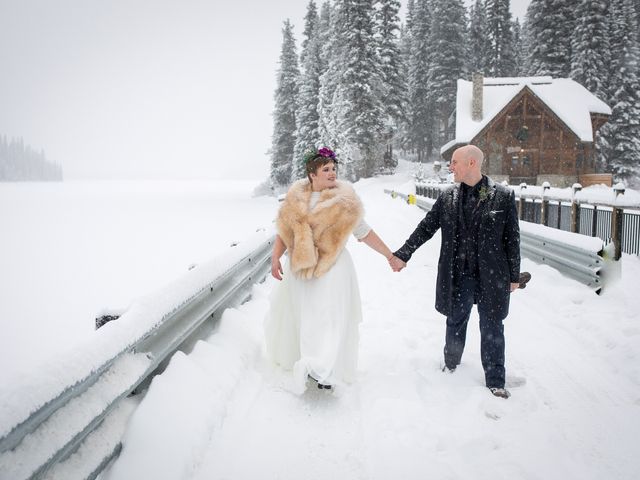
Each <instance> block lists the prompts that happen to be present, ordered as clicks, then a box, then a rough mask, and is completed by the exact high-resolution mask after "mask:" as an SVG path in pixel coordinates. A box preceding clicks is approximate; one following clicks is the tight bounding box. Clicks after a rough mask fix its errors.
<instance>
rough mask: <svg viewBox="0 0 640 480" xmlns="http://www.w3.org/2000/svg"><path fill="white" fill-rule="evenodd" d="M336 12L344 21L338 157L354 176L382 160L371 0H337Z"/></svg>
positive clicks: (338, 91)
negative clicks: (337, 10)
mask: <svg viewBox="0 0 640 480" xmlns="http://www.w3.org/2000/svg"><path fill="white" fill-rule="evenodd" d="M338 15H339V18H340V23H342V25H344V29H343V30H342V32H344V33H343V34H342V35H341V38H342V40H343V41H344V43H343V45H342V51H341V52H340V53H341V61H342V65H343V69H344V70H343V73H342V75H341V76H340V79H339V82H338V85H337V89H336V92H335V94H334V109H337V111H336V113H337V116H338V125H339V128H340V130H341V131H343V132H344V140H345V142H344V143H343V144H342V145H341V147H342V149H343V153H342V158H343V159H345V158H346V159H347V160H348V162H349V163H353V171H352V172H351V171H348V172H347V173H348V174H350V175H351V174H353V175H354V177H355V179H358V178H360V177H369V176H371V175H372V174H373V173H374V172H375V171H376V169H377V168H378V167H379V166H380V165H381V164H382V158H383V152H384V147H385V145H384V137H383V135H382V133H383V127H384V125H383V119H384V108H383V105H382V102H381V99H380V95H381V90H382V88H381V85H382V83H381V68H380V62H379V59H378V56H377V52H376V48H375V39H374V9H373V1H372V0H340V2H339V13H338ZM336 97H337V98H336ZM336 100H338V101H337V102H336Z"/></svg>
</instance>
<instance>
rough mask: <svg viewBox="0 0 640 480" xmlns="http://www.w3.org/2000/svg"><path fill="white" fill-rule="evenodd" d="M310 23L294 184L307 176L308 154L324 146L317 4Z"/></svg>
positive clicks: (309, 12) (311, 5)
mask: <svg viewBox="0 0 640 480" xmlns="http://www.w3.org/2000/svg"><path fill="white" fill-rule="evenodd" d="M306 24H307V25H308V26H309V28H308V29H305V33H304V36H305V39H304V42H303V45H306V51H305V52H303V55H301V58H302V59H303V62H302V74H301V76H300V85H299V94H298V101H297V105H298V109H297V111H296V145H295V148H294V152H293V171H292V176H291V180H292V181H295V180H298V179H300V178H304V177H305V176H306V170H305V167H306V165H305V164H304V161H303V158H304V153H305V152H306V151H308V150H311V149H315V148H317V147H319V146H320V133H319V130H318V118H319V116H318V103H319V101H320V75H321V73H322V72H321V70H320V69H321V59H320V26H319V18H318V13H317V10H316V6H315V3H314V2H313V1H311V2H309V7H308V10H307V18H306ZM307 35H308V37H307Z"/></svg>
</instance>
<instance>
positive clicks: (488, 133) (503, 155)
mask: <svg viewBox="0 0 640 480" xmlns="http://www.w3.org/2000/svg"><path fill="white" fill-rule="evenodd" d="M455 115H456V128H455V138H454V139H453V140H451V141H450V142H449V143H447V144H446V145H444V146H443V147H442V149H441V150H440V153H441V154H442V156H443V158H444V159H445V160H446V161H450V160H451V155H452V154H453V151H454V150H455V149H456V148H458V147H460V146H462V145H467V144H473V145H477V146H478V147H480V148H481V149H482V150H483V152H484V153H485V162H484V164H483V172H484V173H486V174H488V175H489V176H491V177H492V178H493V179H494V180H498V181H503V180H507V181H508V182H509V183H510V184H512V185H517V184H520V183H522V182H526V183H527V184H530V185H540V184H542V183H543V182H544V181H548V182H550V183H551V185H552V186H558V187H565V186H570V185H572V184H573V183H576V182H579V181H581V183H585V184H587V183H589V176H590V175H594V174H597V173H602V172H598V171H597V168H596V152H595V145H594V138H595V134H596V132H597V130H598V129H599V128H600V127H601V126H602V125H603V124H604V123H605V122H606V121H607V119H608V118H609V116H610V115H611V109H610V108H609V106H607V105H606V104H605V103H604V102H603V101H602V100H600V99H599V98H597V97H596V96H595V95H593V94H592V93H591V92H589V91H588V90H587V89H586V88H584V87H583V86H582V85H580V84H579V83H577V82H575V81H573V80H571V79H568V78H556V79H554V78H551V77H529V78H483V77H482V76H481V75H477V74H476V75H474V78H473V82H469V81H465V80H458V91H457V99H456V111H455ZM598 178H599V179H603V178H605V182H606V181H607V180H606V178H608V179H609V180H608V181H609V182H610V178H611V176H610V175H609V176H606V175H605V176H604V177H603V176H602V175H600V176H599V177H598ZM600 181H602V180H600ZM585 186H586V185H585Z"/></svg>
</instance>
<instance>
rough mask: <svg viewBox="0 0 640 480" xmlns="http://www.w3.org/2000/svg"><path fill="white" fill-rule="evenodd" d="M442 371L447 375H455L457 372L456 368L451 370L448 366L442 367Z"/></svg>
mask: <svg viewBox="0 0 640 480" xmlns="http://www.w3.org/2000/svg"><path fill="white" fill-rule="evenodd" d="M442 371H443V372H445V373H453V372H455V371H456V367H453V368H449V367H447V366H446V365H443V366H442Z"/></svg>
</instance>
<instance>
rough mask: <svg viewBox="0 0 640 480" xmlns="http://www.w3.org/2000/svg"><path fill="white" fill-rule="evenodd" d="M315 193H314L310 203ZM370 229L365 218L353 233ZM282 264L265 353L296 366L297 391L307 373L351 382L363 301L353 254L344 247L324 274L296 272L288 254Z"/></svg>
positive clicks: (325, 379) (335, 381)
mask: <svg viewBox="0 0 640 480" xmlns="http://www.w3.org/2000/svg"><path fill="white" fill-rule="evenodd" d="M317 198H318V195H314V196H312V198H311V205H312V206H313V205H315V203H316V202H317ZM370 230H371V229H370V228H369V226H368V225H367V224H366V222H364V221H362V222H361V223H360V224H359V225H358V226H357V227H356V229H355V230H354V235H355V236H356V238H364V237H365V236H366V235H367V234H368V233H369V231H370ZM283 270H284V275H283V279H282V281H281V282H280V283H279V284H277V285H276V287H275V288H274V290H273V292H272V294H271V308H270V310H269V312H268V313H267V316H266V319H265V339H266V347H267V355H268V356H269V358H270V359H271V361H273V362H274V363H276V364H277V365H280V366H281V367H282V368H284V369H286V370H293V389H294V391H296V393H302V392H303V391H304V390H305V388H306V382H307V378H308V376H311V377H313V378H314V379H316V380H317V381H318V382H319V383H322V384H328V385H340V384H342V383H345V382H346V383H350V382H352V381H353V379H354V378H355V373H356V368H357V363H358V340H359V335H358V325H359V323H360V322H361V321H362V307H361V303H360V290H359V288H358V279H357V277H356V271H355V268H354V266H353V261H352V260H351V255H349V252H348V251H347V250H346V249H343V250H342V252H341V253H340V254H339V255H338V258H337V260H336V263H335V264H334V266H333V267H331V269H330V270H329V271H328V272H327V273H326V274H324V275H323V276H321V277H320V278H312V279H310V280H305V279H299V278H297V277H296V276H295V275H294V274H293V273H292V272H291V269H290V266H289V261H288V259H287V260H286V261H285V262H284V265H283Z"/></svg>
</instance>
